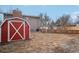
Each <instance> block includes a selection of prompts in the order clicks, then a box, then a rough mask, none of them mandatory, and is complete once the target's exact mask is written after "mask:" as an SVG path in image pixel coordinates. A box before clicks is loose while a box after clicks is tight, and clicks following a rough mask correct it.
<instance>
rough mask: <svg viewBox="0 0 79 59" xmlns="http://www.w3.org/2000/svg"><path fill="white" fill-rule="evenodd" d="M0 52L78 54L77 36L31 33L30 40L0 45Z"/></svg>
mask: <svg viewBox="0 0 79 59" xmlns="http://www.w3.org/2000/svg"><path fill="white" fill-rule="evenodd" d="M0 52H10V53H12V52H14V53H16V52H18V53H64V52H65V53H69V52H79V34H57V33H41V32H32V33H31V35H30V40H24V41H18V42H17V41H15V42H10V43H8V44H6V45H0Z"/></svg>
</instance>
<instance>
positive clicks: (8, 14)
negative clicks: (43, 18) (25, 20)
mask: <svg viewBox="0 0 79 59" xmlns="http://www.w3.org/2000/svg"><path fill="white" fill-rule="evenodd" d="M3 14H4V15H5V16H13V15H12V13H3ZM23 17H30V18H36V19H39V18H40V16H31V15H23Z"/></svg>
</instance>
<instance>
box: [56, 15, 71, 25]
mask: <svg viewBox="0 0 79 59" xmlns="http://www.w3.org/2000/svg"><path fill="white" fill-rule="evenodd" d="M69 18H70V16H69V15H63V16H61V17H60V18H58V20H57V21H56V25H60V26H64V25H67V24H68V21H69Z"/></svg>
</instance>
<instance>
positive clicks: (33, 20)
mask: <svg viewBox="0 0 79 59" xmlns="http://www.w3.org/2000/svg"><path fill="white" fill-rule="evenodd" d="M24 18H26V19H27V21H28V22H29V23H30V30H31V31H36V30H38V29H39V28H40V27H41V26H42V23H41V21H40V16H27V15H26V16H24Z"/></svg>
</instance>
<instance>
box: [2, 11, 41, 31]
mask: <svg viewBox="0 0 79 59" xmlns="http://www.w3.org/2000/svg"><path fill="white" fill-rule="evenodd" d="M13 12H16V16H17V14H18V13H21V12H20V11H18V10H13ZM2 14H3V15H4V19H6V18H12V17H13V14H12V13H2ZM22 18H24V19H27V21H28V22H29V24H30V30H31V31H36V30H37V29H39V28H40V27H41V26H42V22H41V20H40V16H29V15H22Z"/></svg>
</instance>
